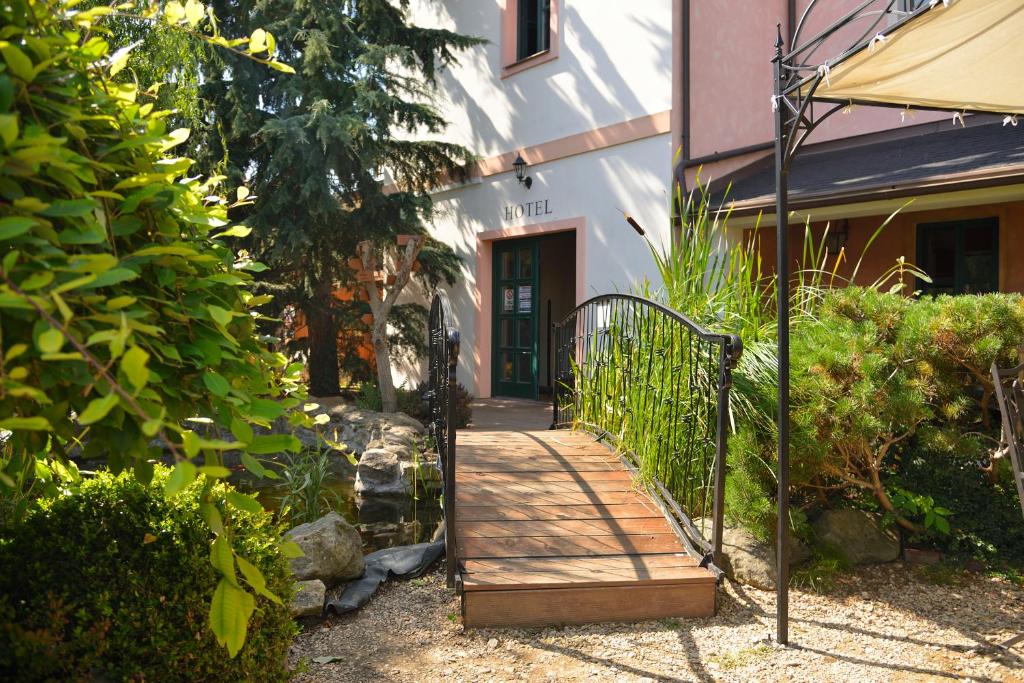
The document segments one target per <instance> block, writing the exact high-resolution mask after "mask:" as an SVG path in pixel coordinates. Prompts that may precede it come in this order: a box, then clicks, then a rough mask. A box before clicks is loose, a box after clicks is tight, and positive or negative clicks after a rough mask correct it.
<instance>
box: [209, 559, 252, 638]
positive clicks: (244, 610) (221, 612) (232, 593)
mask: <svg viewBox="0 0 1024 683" xmlns="http://www.w3.org/2000/svg"><path fill="white" fill-rule="evenodd" d="M255 608H256V601H255V600H254V599H253V597H252V595H251V594H249V593H248V592H247V591H244V590H242V589H241V588H239V587H238V586H236V585H234V584H232V583H231V582H230V581H229V580H228V579H226V578H224V579H221V580H220V582H218V583H217V590H215V591H214V592H213V601H212V602H211V603H210V628H211V629H212V630H213V635H214V636H216V638H217V642H218V643H220V644H221V645H223V646H224V647H226V648H227V650H228V654H229V655H230V656H231V657H234V656H235V655H237V654H238V651H239V650H241V649H242V646H243V645H244V644H245V636H246V629H247V628H248V624H249V617H250V616H252V613H253V610H254V609H255Z"/></svg>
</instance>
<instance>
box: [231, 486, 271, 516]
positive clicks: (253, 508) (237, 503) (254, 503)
mask: <svg viewBox="0 0 1024 683" xmlns="http://www.w3.org/2000/svg"><path fill="white" fill-rule="evenodd" d="M227 499H228V502H229V503H231V505H233V506H234V507H236V508H238V509H239V510H244V511H245V512H251V513H253V514H254V515H258V514H260V513H262V512H263V506H262V505H260V503H259V501H258V500H256V499H255V498H253V497H252V496H248V495H246V494H244V493H239V492H238V491H228V492H227Z"/></svg>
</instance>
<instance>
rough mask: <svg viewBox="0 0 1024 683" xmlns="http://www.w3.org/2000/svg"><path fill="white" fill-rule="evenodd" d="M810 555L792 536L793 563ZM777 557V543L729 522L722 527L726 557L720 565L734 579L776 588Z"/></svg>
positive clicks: (791, 559)
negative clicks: (767, 540)
mask: <svg viewBox="0 0 1024 683" xmlns="http://www.w3.org/2000/svg"><path fill="white" fill-rule="evenodd" d="M807 556H808V551H807V548H805V547H804V545H803V544H802V543H800V542H799V541H798V540H796V539H794V538H792V537H790V542H789V564H790V566H793V565H796V564H800V563H801V562H803V561H804V560H805V559H807ZM776 557H777V555H776V553H775V545H774V544H772V543H766V542H765V541H762V540H760V539H758V538H757V537H756V536H754V535H753V534H752V533H750V532H749V531H747V530H746V529H742V528H740V527H733V526H729V525H726V526H725V528H724V529H723V530H722V556H721V557H720V558H719V562H718V564H719V566H720V567H721V569H722V571H724V572H725V575H726V576H728V577H729V578H730V579H732V580H733V581H735V582H737V583H742V584H744V585H746V586H751V587H753V588H759V589H761V590H775V583H776V580H777V579H778V571H777V570H776V566H777V562H776V559H775V558H776Z"/></svg>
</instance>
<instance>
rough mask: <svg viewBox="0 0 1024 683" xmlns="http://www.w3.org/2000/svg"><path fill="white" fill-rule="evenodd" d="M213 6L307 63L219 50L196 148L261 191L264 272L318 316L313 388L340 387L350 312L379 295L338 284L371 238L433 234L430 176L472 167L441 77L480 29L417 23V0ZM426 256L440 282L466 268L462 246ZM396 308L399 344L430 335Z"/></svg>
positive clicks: (283, 298) (284, 299) (355, 315)
mask: <svg viewBox="0 0 1024 683" xmlns="http://www.w3.org/2000/svg"><path fill="white" fill-rule="evenodd" d="M214 9H215V11H216V13H217V15H218V17H221V18H222V30H224V32H226V33H227V32H239V33H241V32H243V31H245V30H246V29H247V28H248V29H250V32H252V31H255V29H256V28H257V27H265V28H266V29H267V31H268V32H269V33H271V34H272V35H273V36H275V37H276V40H277V49H278V55H279V57H278V58H279V59H280V61H283V62H285V63H288V64H290V65H292V66H293V67H294V68H295V70H296V72H297V73H296V74H294V75H288V74H276V73H275V74H270V75H268V74H267V72H266V70H265V69H263V70H259V69H254V68H253V67H252V65H251V64H247V63H245V62H244V61H243V60H240V59H235V58H233V57H232V56H230V55H228V56H226V57H225V56H224V55H222V54H215V55H212V58H213V59H216V60H220V61H221V64H220V65H219V67H220V68H211V69H210V70H209V73H210V75H209V79H208V80H207V82H206V83H205V84H204V91H203V95H204V98H205V99H206V101H207V103H208V104H209V108H208V111H210V112H211V115H210V117H209V126H208V127H207V130H206V135H205V138H204V139H202V141H201V145H200V148H201V150H205V151H199V152H197V153H199V154H205V157H204V159H203V161H204V164H205V165H206V166H207V168H211V167H218V168H219V169H220V170H221V172H223V173H226V174H227V175H228V176H229V178H231V179H234V180H244V181H245V182H246V184H247V185H248V186H249V187H250V188H252V190H253V192H254V193H255V195H256V201H255V204H254V206H253V207H252V208H251V209H249V210H248V214H247V215H246V216H244V220H245V222H246V223H247V224H248V225H250V226H251V227H252V228H253V234H252V236H251V238H250V242H249V245H248V246H249V247H250V249H251V250H252V252H253V255H254V256H255V257H256V258H258V259H259V260H261V261H262V262H264V263H266V264H267V265H268V267H269V269H270V270H268V271H267V272H265V273H263V275H262V277H263V280H264V281H265V282H267V283H269V284H270V285H271V286H272V287H273V288H274V290H275V291H274V294H275V300H276V301H277V302H278V303H290V304H292V305H294V306H295V307H296V308H297V309H298V310H299V311H301V312H302V314H303V317H304V318H305V321H306V323H307V326H308V330H309V375H310V392H311V393H312V394H314V395H320V396H324V395H333V394H337V393H338V392H339V371H338V329H339V322H340V320H341V319H342V317H345V318H347V319H348V320H358V319H359V318H360V317H361V315H362V314H365V313H368V312H369V308H368V307H367V306H366V303H365V302H362V301H350V302H345V301H340V300H339V299H338V298H336V297H335V296H334V295H333V293H334V291H335V290H336V289H337V287H338V286H339V285H341V286H347V287H350V288H352V289H353V290H355V289H356V286H357V285H356V283H355V281H354V275H355V273H354V271H353V270H352V269H351V268H350V267H349V265H348V262H349V259H350V258H352V257H354V256H356V245H357V244H358V243H360V242H362V241H365V240H370V241H371V242H373V243H375V244H379V245H382V246H383V245H386V244H394V242H395V240H396V238H397V236H398V235H403V234H410V235H425V234H426V227H425V224H426V222H427V221H428V220H429V218H430V216H431V213H432V203H431V199H430V196H429V194H428V192H429V190H430V188H431V187H432V186H433V185H434V184H435V183H436V182H437V181H438V180H439V179H442V178H458V177H460V176H461V175H462V174H463V173H464V172H465V168H466V167H467V165H468V163H469V162H470V160H471V159H470V154H469V153H468V151H467V150H466V149H465V148H463V147H460V146H458V145H454V144H449V143H446V142H442V141H439V140H435V139H433V138H434V136H437V135H439V134H440V133H441V132H442V131H443V130H444V128H445V126H446V122H445V121H444V119H443V118H442V117H441V116H440V114H439V113H438V111H437V109H436V108H435V107H434V106H433V105H432V103H431V88H433V87H434V86H435V75H436V73H437V70H438V69H440V68H444V67H445V66H448V65H450V64H453V63H454V62H455V59H456V53H458V52H460V51H463V50H465V49H467V48H469V47H471V46H473V45H476V44H478V43H479V42H480V41H479V40H478V39H475V38H470V37H467V36H462V35H459V34H456V33H453V32H451V31H446V30H439V29H427V28H421V27H417V26H414V25H411V23H410V20H409V16H408V0H400V1H399V2H391V1H389V0H331V1H324V0H258V1H257V2H251V1H249V0H242V2H235V1H234V0H231V1H226V0H219V1H218V2H216V3H214ZM259 35H260V34H256V36H257V37H258V36H259ZM225 166H226V167H225ZM419 261H420V268H419V270H418V271H417V272H416V279H417V280H418V281H419V282H420V283H421V284H422V285H424V286H425V287H426V288H427V289H428V290H429V289H430V288H433V287H436V286H438V285H439V284H440V283H441V282H442V281H447V282H449V283H450V282H452V281H454V278H455V277H456V275H457V273H458V267H459V262H458V259H457V257H456V256H455V255H454V253H453V252H452V251H451V250H450V249H449V248H448V247H447V246H445V245H442V244H440V243H439V242H437V241H435V240H431V239H427V240H426V243H425V246H424V248H423V250H422V251H421V253H420V255H419ZM392 315H393V316H395V317H396V318H397V319H396V320H395V321H393V324H394V325H395V326H396V327H397V328H398V330H399V332H400V333H399V335H397V337H398V338H397V339H396V340H395V341H396V343H398V344H399V345H401V344H402V343H408V342H413V343H419V344H420V345H422V332H418V331H414V330H416V328H417V327H419V328H422V327H423V325H422V324H421V323H422V322H423V321H425V310H424V309H423V307H422V306H418V305H404V306H401V307H396V308H395V310H394V311H393V313H392Z"/></svg>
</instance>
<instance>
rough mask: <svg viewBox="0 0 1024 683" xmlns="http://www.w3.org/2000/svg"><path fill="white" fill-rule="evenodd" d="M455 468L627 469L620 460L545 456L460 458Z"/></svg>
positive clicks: (491, 470) (523, 469)
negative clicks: (517, 459)
mask: <svg viewBox="0 0 1024 683" xmlns="http://www.w3.org/2000/svg"><path fill="white" fill-rule="evenodd" d="M455 469H456V471H457V472H600V471H605V472H614V471H619V472H622V471H625V466H623V464H622V463H621V462H618V461H608V460H602V459H600V458H576V459H566V460H555V459H554V458H544V459H537V460H529V461H515V460H501V459H498V458H495V459H491V460H469V459H466V460H463V459H461V458H460V459H459V461H458V463H456V466H455Z"/></svg>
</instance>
